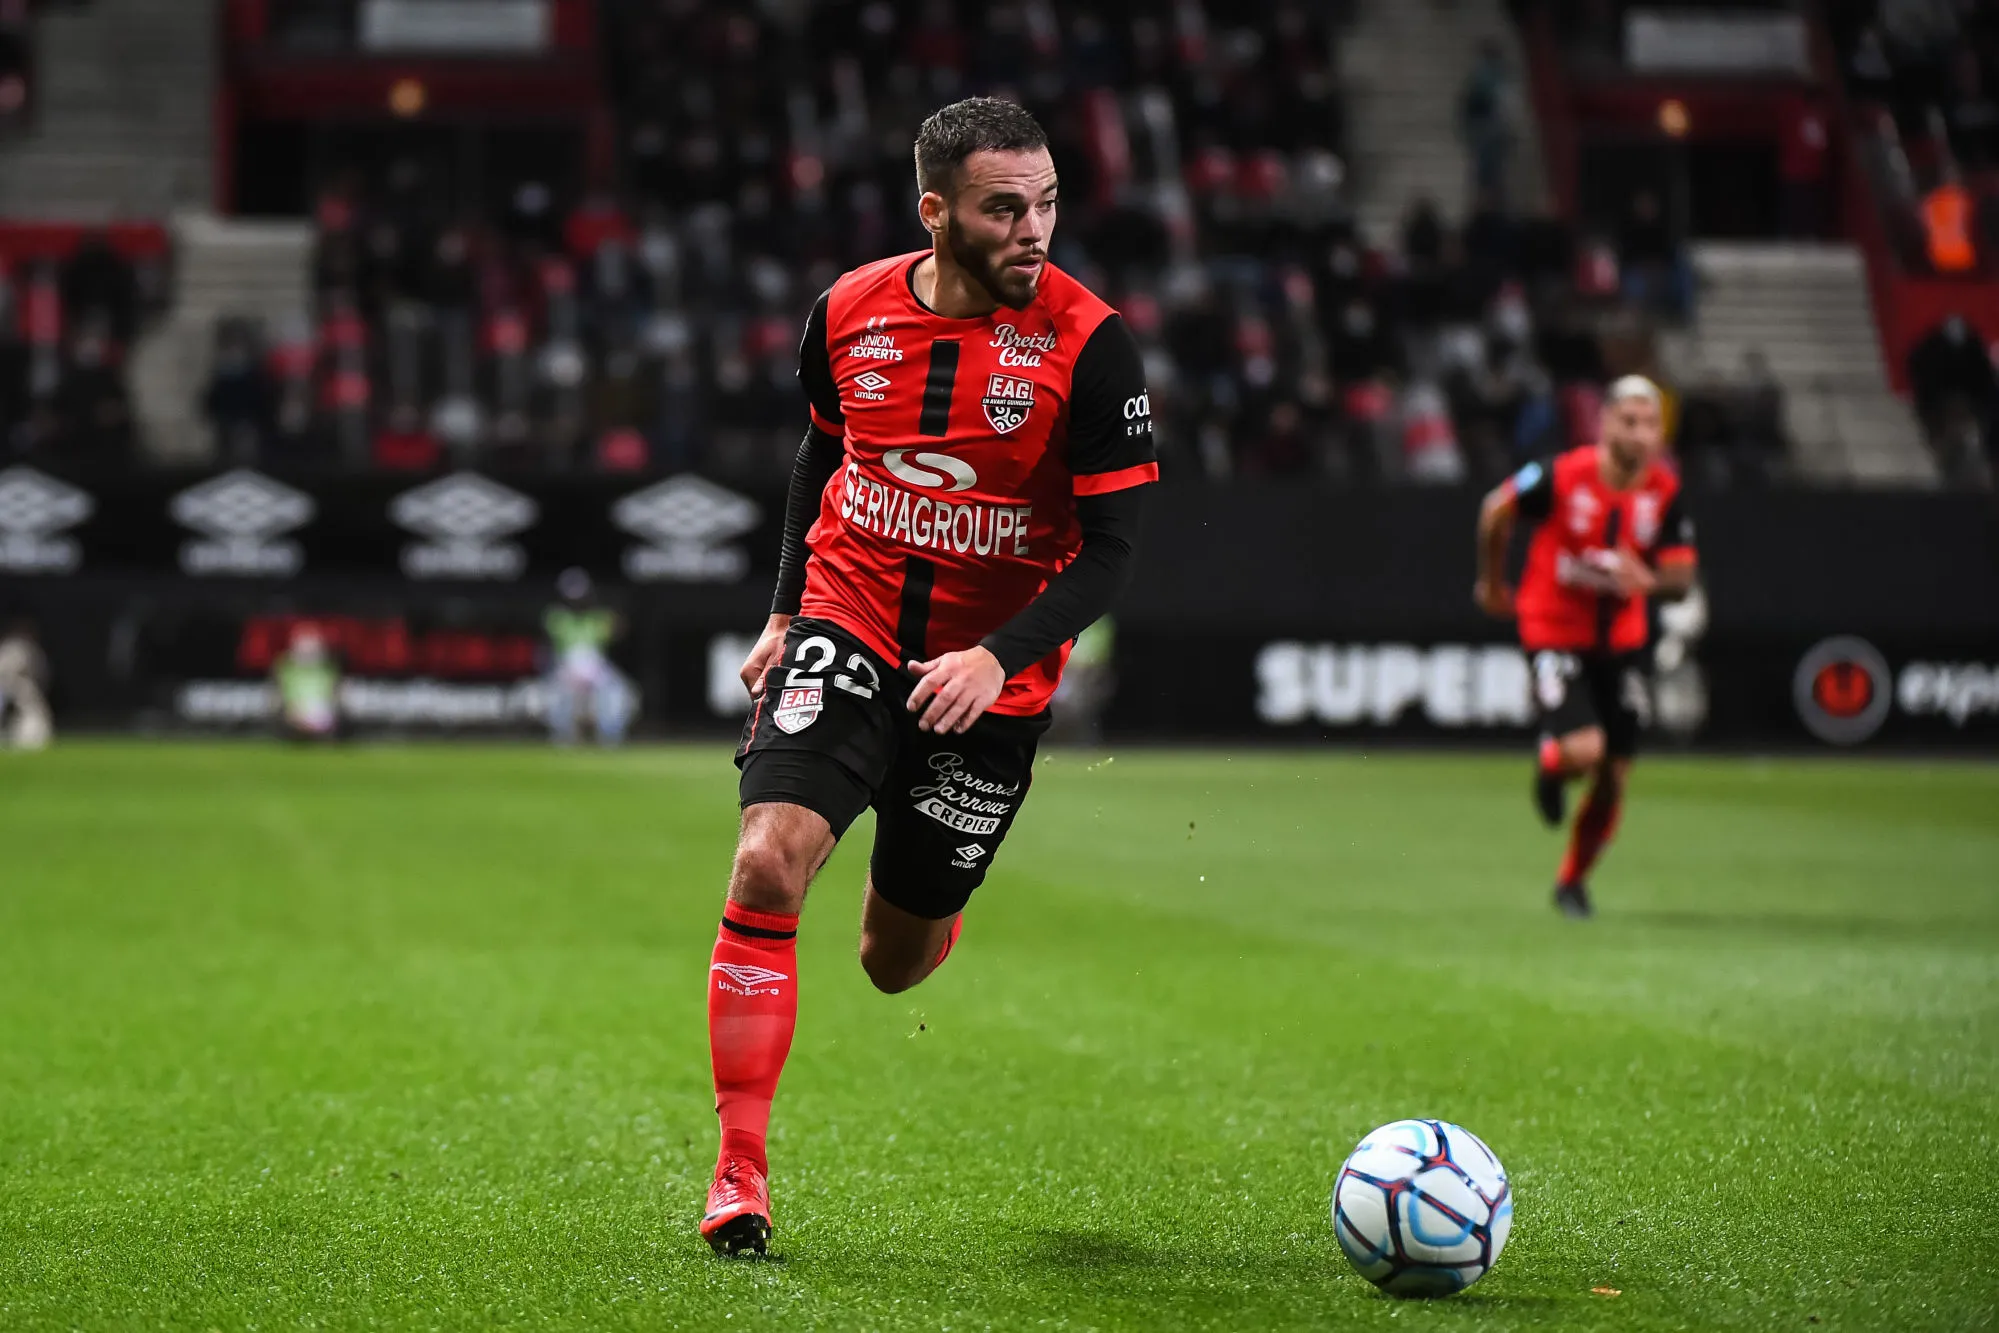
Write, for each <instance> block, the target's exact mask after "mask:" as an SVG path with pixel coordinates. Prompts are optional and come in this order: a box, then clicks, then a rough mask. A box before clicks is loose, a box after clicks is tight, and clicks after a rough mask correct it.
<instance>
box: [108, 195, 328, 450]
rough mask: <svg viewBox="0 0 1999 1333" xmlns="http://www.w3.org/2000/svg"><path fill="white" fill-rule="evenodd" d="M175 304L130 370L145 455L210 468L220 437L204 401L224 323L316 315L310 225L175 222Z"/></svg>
mask: <svg viewBox="0 0 1999 1333" xmlns="http://www.w3.org/2000/svg"><path fill="white" fill-rule="evenodd" d="M172 230H173V238H174V253H175V264H176V269H177V272H176V277H175V283H174V302H173V305H172V307H171V308H170V309H169V310H168V312H167V316H166V318H165V319H164V320H163V321H161V323H160V324H159V325H158V326H157V327H155V328H153V329H152V330H150V331H149V332H148V333H147V334H146V335H144V336H143V337H141V338H140V340H139V345H138V347H137V348H136V349H135V350H134V353H133V357H132V367H131V386H132V399H133V409H134V411H135V413H136V414H137V416H138V418H139V422H140V425H141V428H142V430H143V433H144V438H145V440H146V442H147V448H148V449H149V451H150V452H151V453H152V454H153V455H154V457H156V458H158V459H159V460H160V461H162V462H189V463H192V462H204V461H208V460H210V459H211V458H212V457H213V454H214V439H213V435H214V432H213V431H212V430H211V429H210V427H209V425H208V423H207V422H206V421H205V420H204V419H203V417H202V412H201V399H202V395H203V394H204V393H205V392H206V391H207V387H208V376H209V371H210V369H211V366H212V363H213V359H214V352H215V325H216V322H217V321H218V320H219V319H222V318H224V317H227V316H241V317H245V318H250V319H259V320H262V321H263V322H264V324H265V325H266V327H267V328H271V329H276V328H277V327H278V326H279V325H280V324H282V323H283V321H285V320H287V319H290V318H297V317H304V316H306V315H308V314H309V313H310V312H311V309H312V302H311V262H312V228H311V226H310V225H309V224H307V223H305V222H289V221H288V222H272V221H241V220H236V219H222V218H216V217H214V216H213V215H210V214H206V213H182V214H179V215H177V216H175V217H174V219H173V222H172Z"/></svg>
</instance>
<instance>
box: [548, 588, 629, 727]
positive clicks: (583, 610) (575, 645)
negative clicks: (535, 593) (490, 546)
mask: <svg viewBox="0 0 1999 1333" xmlns="http://www.w3.org/2000/svg"><path fill="white" fill-rule="evenodd" d="M556 592H557V594H558V595H559V596H560V598H561V600H560V601H558V602H556V604H555V605H553V606H551V607H549V608H548V612H547V614H546V615H545V616H544V617H543V623H544V625H545V627H546V628H547V631H548V643H549V650H550V653H551V655H552V656H553V658H554V669H553V670H552V671H551V672H550V673H549V678H548V690H549V700H548V730H549V735H550V737H551V738H552V739H553V740H554V741H555V743H556V744H557V745H574V744H576V742H577V741H578V740H579V739H581V737H582V732H583V723H584V720H585V719H586V718H587V719H588V720H589V722H590V724H591V726H592V727H593V728H594V729H595V731H596V735H597V743H598V744H599V745H605V746H614V745H618V744H621V743H622V742H623V741H624V739H625V729H626V728H627V727H628V726H630V725H631V720H632V713H633V712H634V711H635V709H636V706H637V698H636V692H635V691H634V690H633V689H632V686H631V684H630V682H628V681H627V680H626V679H625V677H624V673H622V672H620V671H619V670H618V668H617V667H615V666H614V665H612V663H611V658H610V648H611V644H612V643H613V642H615V641H616V640H617V637H618V635H619V634H620V632H622V629H623V626H622V625H621V623H620V621H619V618H618V614H617V613H616V612H615V611H612V610H611V609H609V608H608V607H605V606H603V605H601V604H600V603H598V602H597V600H596V599H595V597H594V596H593V595H592V592H593V590H592V588H591V584H590V576H589V575H588V574H586V573H584V572H583V571H582V570H580V569H566V570H564V571H563V572H562V576H561V577H560V578H558V579H557V580H556Z"/></svg>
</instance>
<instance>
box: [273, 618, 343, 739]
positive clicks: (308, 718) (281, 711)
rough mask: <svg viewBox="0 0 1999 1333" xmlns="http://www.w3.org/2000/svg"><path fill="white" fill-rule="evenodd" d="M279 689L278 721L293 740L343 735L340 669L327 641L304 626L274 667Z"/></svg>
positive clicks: (312, 628) (297, 632)
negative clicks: (341, 730)
mask: <svg viewBox="0 0 1999 1333" xmlns="http://www.w3.org/2000/svg"><path fill="white" fill-rule="evenodd" d="M271 675H272V678H273V679H274V680H275V681H276V682H277V686H278V719H279V725H280V726H281V727H282V728H283V729H284V733H285V735H286V736H288V737H290V738H291V739H292V740H302V741H323V740H332V739H334V738H336V737H337V736H338V735H339V734H340V666H339V664H338V663H337V662H335V661H334V660H333V654H332V653H331V652H329V651H327V647H326V638H325V636H324V635H322V634H321V633H320V632H319V631H318V630H317V629H316V628H314V627H313V626H311V625H300V626H299V627H298V629H296V630H295V631H293V633H292V641H291V644H290V646H289V647H287V648H286V649H285V651H284V654H283V655H282V656H280V657H279V658H278V660H277V661H276V662H275V663H273V664H272V667H271Z"/></svg>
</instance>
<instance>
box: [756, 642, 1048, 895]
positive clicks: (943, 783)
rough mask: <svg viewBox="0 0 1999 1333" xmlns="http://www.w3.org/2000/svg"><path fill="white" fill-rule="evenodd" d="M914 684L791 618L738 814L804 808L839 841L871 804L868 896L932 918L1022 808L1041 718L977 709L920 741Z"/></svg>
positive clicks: (980, 867) (972, 884) (977, 874)
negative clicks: (964, 724) (950, 732)
mask: <svg viewBox="0 0 1999 1333" xmlns="http://www.w3.org/2000/svg"><path fill="white" fill-rule="evenodd" d="M914 685H915V682H914V681H912V680H911V679H910V678H909V677H908V676H907V675H905V674H904V673H903V672H902V671H901V670H900V669H898V667H897V666H896V665H895V664H892V663H888V662H884V661H883V660H882V659H881V658H880V657H878V656H876V655H875V653H874V652H872V651H871V650H870V649H869V648H868V647H867V646H866V645H864V644H863V643H861V641H860V640H859V639H857V638H855V637H854V636H853V635H851V634H849V633H847V631H845V630H843V629H841V628H840V627H839V626H837V625H834V624H832V623H831V622H829V621H825V620H815V619H809V618H806V617H798V618H796V619H794V620H793V621H792V622H791V631H790V632H789V633H788V634H786V635H785V637H784V656H783V658H782V659H781V660H780V662H779V663H778V665H776V666H774V667H772V668H771V670H770V674H769V676H767V677H766V678H765V682H764V692H763V694H762V695H761V696H760V697H759V698H758V699H757V701H756V704H755V706H754V707H753V708H752V709H751V710H750V716H749V720H748V721H747V722H746V723H745V724H744V725H743V742H742V745H741V747H740V748H739V749H738V750H737V751H736V767H737V768H739V769H741V770H742V775H743V776H742V788H741V790H742V804H743V806H744V808H745V809H747V808H748V807H750V806H752V805H761V804H765V803H767V802H772V801H779V802H783V803H785V804H788V805H802V806H804V807H805V808H806V809H808V810H811V811H814V812H816V813H817V814H819V815H821V816H823V817H824V818H825V820H826V822H827V823H828V824H831V825H832V826H833V836H834V837H836V838H837V837H840V836H843V835H844V834H845V833H846V831H847V828H848V826H849V825H851V824H852V823H853V822H854V820H856V819H857V818H859V817H860V813H861V811H862V810H864V809H866V808H868V807H869V806H873V807H874V811H875V848H874V855H873V857H872V859H871V860H870V862H869V871H870V873H871V876H872V878H873V881H874V886H875V892H877V893H879V894H880V895H881V896H882V897H883V898H885V899H887V900H888V901H889V902H890V903H892V904H894V905H895V906H897V907H900V908H901V909H902V910H903V911H905V912H909V913H912V914H913V915H916V916H920V917H927V918H930V919H931V920H941V919H942V918H944V917H948V916H951V915H953V914H955V913H957V912H959V911H961V910H962V909H963V908H964V906H965V903H966V901H967V900H968V899H969V898H970V897H971V896H972V891H973V890H974V889H976V888H978V887H979V884H980V883H981V882H982V881H983V880H984V879H985V877H986V870H987V868H988V867H990V866H991V865H992V863H993V857H994V856H996V855H997V854H998V853H999V846H1000V842H1001V841H1002V840H1003V839H1004V838H1005V837H1006V832H1007V829H1009V828H1010V827H1012V825H1013V817H1014V816H1015V815H1017V814H1019V813H1020V806H1021V802H1023V801H1025V800H1026V799H1027V788H1028V786H1029V784H1030V783H1031V782H1032V781H1033V778H1034V749H1035V746H1036V744H1037V743H1038V742H1039V741H1040V739H1041V734H1042V733H1043V732H1044V731H1046V730H1047V729H1048V714H1047V713H1045V712H1044V713H1042V714H1040V715H1038V716H1035V717H1002V716H1000V715H998V714H995V713H987V714H986V715H984V716H983V717H981V718H980V719H979V720H978V721H977V722H974V723H973V724H972V727H971V730H969V731H964V732H960V733H959V734H957V735H955V736H940V735H935V734H933V733H931V732H927V731H919V730H918V729H917V726H916V719H917V714H915V713H912V712H910V711H909V710H908V708H907V707H906V705H907V703H908V700H909V692H910V690H911V689H912V688H913V687H914Z"/></svg>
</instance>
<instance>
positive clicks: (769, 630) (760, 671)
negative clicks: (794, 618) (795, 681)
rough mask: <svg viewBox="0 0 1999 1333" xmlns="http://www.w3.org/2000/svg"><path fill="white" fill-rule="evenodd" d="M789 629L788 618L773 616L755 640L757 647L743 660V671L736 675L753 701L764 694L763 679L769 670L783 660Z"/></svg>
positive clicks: (789, 618) (789, 620) (789, 619)
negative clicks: (785, 638) (785, 637)
mask: <svg viewBox="0 0 1999 1333" xmlns="http://www.w3.org/2000/svg"><path fill="white" fill-rule="evenodd" d="M790 628H791V617H790V616H779V615H773V616H772V617H771V618H770V620H769V621H768V622H767V623H766V624H765V625H764V632H763V633H762V634H761V635H760V636H758V638H757V646H756V647H754V648H752V649H750V655H749V656H748V657H747V658H745V659H743V669H742V670H741V671H740V672H738V673H737V675H739V676H741V677H742V681H743V688H744V689H746V690H748V691H749V692H750V698H752V699H755V698H757V697H759V696H760V695H762V694H763V692H764V677H766V676H768V675H769V674H770V669H771V668H772V667H774V666H776V665H777V664H778V663H779V662H780V661H782V660H783V658H784V636H785V632H786V631H787V630H789V629H790Z"/></svg>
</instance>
